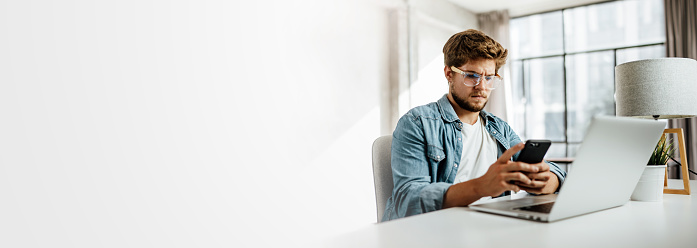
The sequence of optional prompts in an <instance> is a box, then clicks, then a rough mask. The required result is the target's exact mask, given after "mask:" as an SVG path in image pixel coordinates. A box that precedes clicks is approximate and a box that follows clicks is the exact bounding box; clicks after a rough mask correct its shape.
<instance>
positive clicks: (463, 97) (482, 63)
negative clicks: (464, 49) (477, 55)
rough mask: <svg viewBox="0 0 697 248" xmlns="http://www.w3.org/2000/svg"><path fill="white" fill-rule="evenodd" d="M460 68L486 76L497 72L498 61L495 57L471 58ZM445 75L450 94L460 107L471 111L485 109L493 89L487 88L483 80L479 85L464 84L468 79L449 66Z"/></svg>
mask: <svg viewBox="0 0 697 248" xmlns="http://www.w3.org/2000/svg"><path fill="white" fill-rule="evenodd" d="M458 68H459V69H460V70H462V71H464V72H474V73H478V74H480V75H486V76H493V75H495V74H496V62H494V60H493V59H479V60H471V61H469V62H467V64H465V65H463V66H460V67H458ZM445 77H446V78H447V79H448V82H449V84H450V87H449V88H450V90H449V92H448V95H449V97H450V98H451V99H452V100H453V101H455V103H457V105H458V106H459V107H460V108H462V109H464V110H467V111H470V112H479V111H481V110H482V109H484V106H486V103H487V101H488V100H489V94H490V93H491V90H490V89H488V88H486V86H484V83H483V82H482V83H480V84H479V85H477V86H467V85H465V84H464V81H465V80H467V79H465V77H464V76H463V75H462V74H460V73H457V72H453V71H452V70H451V69H450V67H447V66H446V68H445Z"/></svg>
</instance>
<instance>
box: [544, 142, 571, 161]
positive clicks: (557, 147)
mask: <svg viewBox="0 0 697 248" xmlns="http://www.w3.org/2000/svg"><path fill="white" fill-rule="evenodd" d="M563 157H566V143H552V146H550V147H549V150H547V154H546V155H545V158H563Z"/></svg>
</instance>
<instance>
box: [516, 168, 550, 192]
mask: <svg viewBox="0 0 697 248" xmlns="http://www.w3.org/2000/svg"><path fill="white" fill-rule="evenodd" d="M534 166H537V167H538V168H540V171H538V172H537V173H525V175H526V176H527V177H528V178H530V179H531V180H532V183H529V184H523V183H519V184H518V186H519V187H520V189H522V190H525V191H526V192H529V193H535V194H551V193H554V192H555V191H556V190H557V187H559V179H558V178H557V175H556V174H554V173H552V172H551V171H549V165H547V163H545V162H540V163H537V164H534Z"/></svg>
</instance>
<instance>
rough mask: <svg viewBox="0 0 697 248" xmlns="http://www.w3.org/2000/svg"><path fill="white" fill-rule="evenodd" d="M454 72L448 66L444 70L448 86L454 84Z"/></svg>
mask: <svg viewBox="0 0 697 248" xmlns="http://www.w3.org/2000/svg"><path fill="white" fill-rule="evenodd" d="M452 72H453V71H452V70H451V69H450V66H447V65H446V66H445V68H443V73H445V79H447V80H448V84H450V83H452V82H453V78H452V76H453V73H452Z"/></svg>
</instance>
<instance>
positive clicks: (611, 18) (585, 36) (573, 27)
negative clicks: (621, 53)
mask: <svg viewBox="0 0 697 248" xmlns="http://www.w3.org/2000/svg"><path fill="white" fill-rule="evenodd" d="M663 16H664V14H663V0H634V1H615V2H609V3H603V4H594V5H589V6H584V7H577V8H572V9H568V10H565V11H564V30H565V35H566V37H565V42H566V52H567V53H569V52H579V51H591V50H598V49H607V48H616V47H626V46H635V45H642V44H652V43H660V42H664V41H665V27H664V23H665V21H664V19H663Z"/></svg>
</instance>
